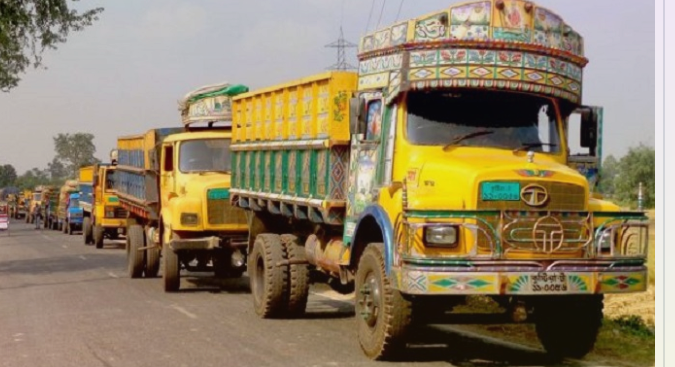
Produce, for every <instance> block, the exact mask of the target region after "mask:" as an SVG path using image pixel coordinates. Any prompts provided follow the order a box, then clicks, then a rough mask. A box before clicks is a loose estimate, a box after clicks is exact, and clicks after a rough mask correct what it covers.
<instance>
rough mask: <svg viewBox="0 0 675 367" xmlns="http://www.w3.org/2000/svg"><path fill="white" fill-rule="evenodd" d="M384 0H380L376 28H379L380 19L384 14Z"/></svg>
mask: <svg viewBox="0 0 675 367" xmlns="http://www.w3.org/2000/svg"><path fill="white" fill-rule="evenodd" d="M386 3H387V2H386V0H382V8H381V9H380V17H379V18H377V27H375V28H376V29H379V28H380V22H381V21H382V14H384V4H386Z"/></svg>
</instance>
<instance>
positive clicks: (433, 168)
mask: <svg viewBox="0 0 675 367" xmlns="http://www.w3.org/2000/svg"><path fill="white" fill-rule="evenodd" d="M492 153H494V152H492ZM542 156H543V155H537V156H535V159H534V160H533V162H531V163H530V162H528V159H527V157H526V155H525V154H524V153H523V154H521V153H519V154H518V155H515V154H513V153H511V152H510V151H506V152H504V151H501V152H497V153H496V154H488V152H486V153H478V152H476V153H473V152H463V153H457V152H448V153H444V154H442V155H436V156H435V157H427V158H425V159H420V160H419V162H420V165H419V166H415V159H412V160H411V165H410V166H409V167H411V168H410V170H409V171H408V175H407V186H408V207H409V208H411V209H426V210H449V209H454V210H457V209H476V206H477V200H478V195H479V185H480V183H481V182H483V181H511V182H527V183H533V182H534V183H545V182H551V181H555V182H563V183H567V184H574V185H578V186H582V187H583V188H584V192H585V196H586V199H585V202H588V182H587V181H586V178H585V177H583V176H582V175H581V174H579V173H578V172H577V171H576V170H574V169H571V168H569V167H567V166H566V165H563V164H560V163H558V162H556V161H554V160H552V159H550V158H548V157H542Z"/></svg>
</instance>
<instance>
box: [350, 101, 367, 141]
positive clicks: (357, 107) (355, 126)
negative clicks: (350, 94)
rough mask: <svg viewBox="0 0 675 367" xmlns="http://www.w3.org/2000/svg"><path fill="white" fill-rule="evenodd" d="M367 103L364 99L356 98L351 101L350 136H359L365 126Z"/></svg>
mask: <svg viewBox="0 0 675 367" xmlns="http://www.w3.org/2000/svg"><path fill="white" fill-rule="evenodd" d="M365 109H366V101H365V100H364V99H361V98H358V97H354V98H351V99H350V100H349V113H350V116H349V135H354V134H359V133H361V131H362V130H363V129H362V127H363V126H365V115H364V111H365Z"/></svg>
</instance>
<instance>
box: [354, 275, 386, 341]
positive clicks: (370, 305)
mask: <svg viewBox="0 0 675 367" xmlns="http://www.w3.org/2000/svg"><path fill="white" fill-rule="evenodd" d="M381 302H382V292H381V289H380V283H379V282H378V281H377V277H376V276H375V274H374V273H373V272H370V273H368V274H367V275H366V279H365V281H364V282H363V285H362V286H361V289H360V290H359V306H360V308H361V317H363V320H364V321H365V322H366V325H368V327H370V328H374V327H375V325H377V319H378V316H379V314H380V309H381Z"/></svg>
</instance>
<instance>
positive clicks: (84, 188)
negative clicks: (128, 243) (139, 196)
mask: <svg viewBox="0 0 675 367" xmlns="http://www.w3.org/2000/svg"><path fill="white" fill-rule="evenodd" d="M116 165H117V158H116V152H115V151H113V152H111V163H100V164H97V165H94V166H89V167H83V168H82V169H81V171H80V190H81V194H82V199H81V200H80V206H81V207H82V209H83V210H84V224H83V229H82V237H83V239H84V244H85V245H94V246H95V247H96V248H99V249H100V248H103V241H104V239H106V238H107V239H110V240H116V239H118V238H119V236H120V235H124V234H125V232H126V218H127V211H126V210H125V209H124V208H123V207H122V206H121V205H120V202H119V198H118V197H117V192H116V191H115V172H116Z"/></svg>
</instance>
